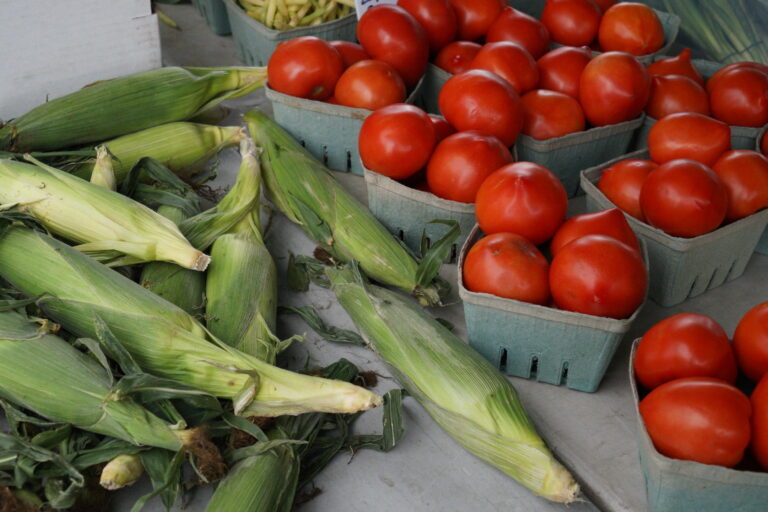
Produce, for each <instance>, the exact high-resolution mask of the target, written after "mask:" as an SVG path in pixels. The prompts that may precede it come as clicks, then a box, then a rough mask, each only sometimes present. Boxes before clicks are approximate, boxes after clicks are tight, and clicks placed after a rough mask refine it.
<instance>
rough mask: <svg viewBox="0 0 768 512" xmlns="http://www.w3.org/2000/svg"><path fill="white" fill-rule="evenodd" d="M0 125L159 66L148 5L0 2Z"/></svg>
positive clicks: (126, 0)
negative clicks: (97, 85)
mask: <svg viewBox="0 0 768 512" xmlns="http://www.w3.org/2000/svg"><path fill="white" fill-rule="evenodd" d="M0 48H2V51H0V70H2V73H0V119H2V120H5V121H7V120H9V119H11V118H13V117H17V116H19V115H21V114H23V113H25V112H27V111H28V110H29V109H31V108H32V107H35V106H36V105H39V104H41V103H43V102H45V101H46V99H53V98H56V97H59V96H62V95H64V94H68V93H70V92H72V91H75V90H77V89H79V88H81V87H83V86H84V85H87V84H89V83H91V82H95V81H97V80H104V79H108V78H114V77H117V76H120V75H125V74H129V73H134V72H138V71H144V70H147V69H152V68H156V67H159V66H160V36H159V30H158V26H157V17H156V16H155V15H154V14H152V12H151V7H150V0H0Z"/></svg>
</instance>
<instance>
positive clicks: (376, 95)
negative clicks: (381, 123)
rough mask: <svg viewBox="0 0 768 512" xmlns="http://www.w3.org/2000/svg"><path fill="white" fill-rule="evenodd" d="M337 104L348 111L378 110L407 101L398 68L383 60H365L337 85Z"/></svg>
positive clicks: (352, 68)
mask: <svg viewBox="0 0 768 512" xmlns="http://www.w3.org/2000/svg"><path fill="white" fill-rule="evenodd" d="M336 101H338V102H339V105H346V106H347V107H354V108H366V109H368V110H376V109H379V108H381V107H386V106H387V105H391V104H393V103H402V102H403V101H405V84H404V83H403V79H402V78H400V75H398V74H397V71H395V68H393V67H392V66H390V65H389V64H387V63H386V62H383V61H380V60H361V61H360V62H358V63H356V64H353V65H352V66H350V67H348V68H347V70H346V71H345V72H344V73H343V74H342V75H341V78H339V81H338V82H337V83H336Z"/></svg>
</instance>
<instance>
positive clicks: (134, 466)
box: [99, 454, 144, 491]
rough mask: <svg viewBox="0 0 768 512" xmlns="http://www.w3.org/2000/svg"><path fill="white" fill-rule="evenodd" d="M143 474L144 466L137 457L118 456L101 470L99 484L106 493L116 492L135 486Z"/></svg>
mask: <svg viewBox="0 0 768 512" xmlns="http://www.w3.org/2000/svg"><path fill="white" fill-rule="evenodd" d="M143 474H144V466H143V465H142V463H141V457H140V456H138V455H133V454H131V455H127V454H123V455H118V456H117V457H115V458H114V459H112V460H111V461H109V462H108V463H107V465H106V466H104V469H102V470H101V478H100V479H99V484H101V486H102V487H103V488H105V489H107V490H108V491H116V490H117V489H122V488H123V487H128V486H130V485H133V484H135V483H136V482H138V481H139V478H141V475H143Z"/></svg>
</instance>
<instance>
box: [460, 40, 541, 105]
mask: <svg viewBox="0 0 768 512" xmlns="http://www.w3.org/2000/svg"><path fill="white" fill-rule="evenodd" d="M469 67H470V69H487V70H488V71H492V72H493V73H496V74H497V75H499V76H500V77H501V78H503V79H504V80H506V81H507V82H509V83H510V85H512V87H514V88H515V90H516V91H517V93H518V94H523V93H524V92H526V91H530V90H531V89H533V88H534V87H536V84H537V83H538V82H539V69H538V67H537V66H536V61H535V60H533V57H531V54H530V53H528V52H527V51H526V50H525V49H524V48H523V47H522V46H520V45H517V44H515V43H509V42H505V41H501V42H498V43H487V44H486V45H484V46H483V47H482V48H481V49H480V51H479V52H478V53H477V55H476V56H475V58H474V59H473V60H472V63H471V64H470V65H469Z"/></svg>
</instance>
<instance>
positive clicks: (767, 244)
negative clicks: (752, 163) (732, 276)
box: [755, 126, 768, 256]
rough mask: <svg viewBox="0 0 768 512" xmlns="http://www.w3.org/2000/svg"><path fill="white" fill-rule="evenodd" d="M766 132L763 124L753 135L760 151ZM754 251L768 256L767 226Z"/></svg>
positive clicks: (767, 130) (756, 146) (766, 128)
mask: <svg viewBox="0 0 768 512" xmlns="http://www.w3.org/2000/svg"><path fill="white" fill-rule="evenodd" d="M766 132H768V126H765V127H764V128H763V129H762V130H760V133H758V134H757V137H755V149H756V150H757V151H758V152H760V153H762V149H761V148H760V141H762V140H763V135H765V133H766ZM766 156H768V155H766ZM755 252H758V253H760V254H764V255H766V256H768V228H766V229H765V231H763V236H762V237H760V241H759V242H757V247H756V248H755Z"/></svg>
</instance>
